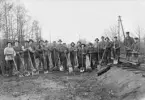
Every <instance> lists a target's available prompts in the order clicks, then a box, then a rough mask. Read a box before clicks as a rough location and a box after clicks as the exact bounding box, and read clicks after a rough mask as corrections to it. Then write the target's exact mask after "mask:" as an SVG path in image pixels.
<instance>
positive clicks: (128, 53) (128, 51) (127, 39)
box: [124, 32, 134, 60]
mask: <svg viewBox="0 0 145 100" xmlns="http://www.w3.org/2000/svg"><path fill="white" fill-rule="evenodd" d="M133 43H134V39H133V38H132V37H130V35H129V32H126V37H125V39H124V46H125V50H126V58H127V60H129V59H130V56H131V51H132V50H131V46H132V45H133Z"/></svg>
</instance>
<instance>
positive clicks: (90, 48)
mask: <svg viewBox="0 0 145 100" xmlns="http://www.w3.org/2000/svg"><path fill="white" fill-rule="evenodd" d="M87 53H88V54H89V58H90V63H91V68H92V69H95V66H96V62H97V55H96V54H97V53H96V48H94V46H93V44H92V43H89V45H88V49H87Z"/></svg>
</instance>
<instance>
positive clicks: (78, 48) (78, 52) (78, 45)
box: [76, 41, 82, 68]
mask: <svg viewBox="0 0 145 100" xmlns="http://www.w3.org/2000/svg"><path fill="white" fill-rule="evenodd" d="M81 44H82V43H81V41H78V42H77V46H76V49H77V58H78V68H80V67H81V62H82V60H81V57H82V52H81V49H82V48H81Z"/></svg>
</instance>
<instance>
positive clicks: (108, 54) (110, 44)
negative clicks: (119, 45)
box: [105, 37, 112, 64]
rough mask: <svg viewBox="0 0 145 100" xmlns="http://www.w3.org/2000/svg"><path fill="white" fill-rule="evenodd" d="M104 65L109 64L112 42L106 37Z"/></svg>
mask: <svg viewBox="0 0 145 100" xmlns="http://www.w3.org/2000/svg"><path fill="white" fill-rule="evenodd" d="M105 40H106V41H105V49H106V50H105V63H106V64H108V63H110V62H111V48H112V42H111V41H110V39H109V38H108V37H106V38H105Z"/></svg>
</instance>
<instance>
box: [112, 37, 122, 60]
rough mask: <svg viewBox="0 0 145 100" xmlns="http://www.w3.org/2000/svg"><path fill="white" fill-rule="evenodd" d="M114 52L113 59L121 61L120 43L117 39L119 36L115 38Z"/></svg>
mask: <svg viewBox="0 0 145 100" xmlns="http://www.w3.org/2000/svg"><path fill="white" fill-rule="evenodd" d="M112 52H113V58H114V59H117V60H118V61H119V56H120V42H119V40H118V39H117V36H115V37H114V41H113V48H112Z"/></svg>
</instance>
